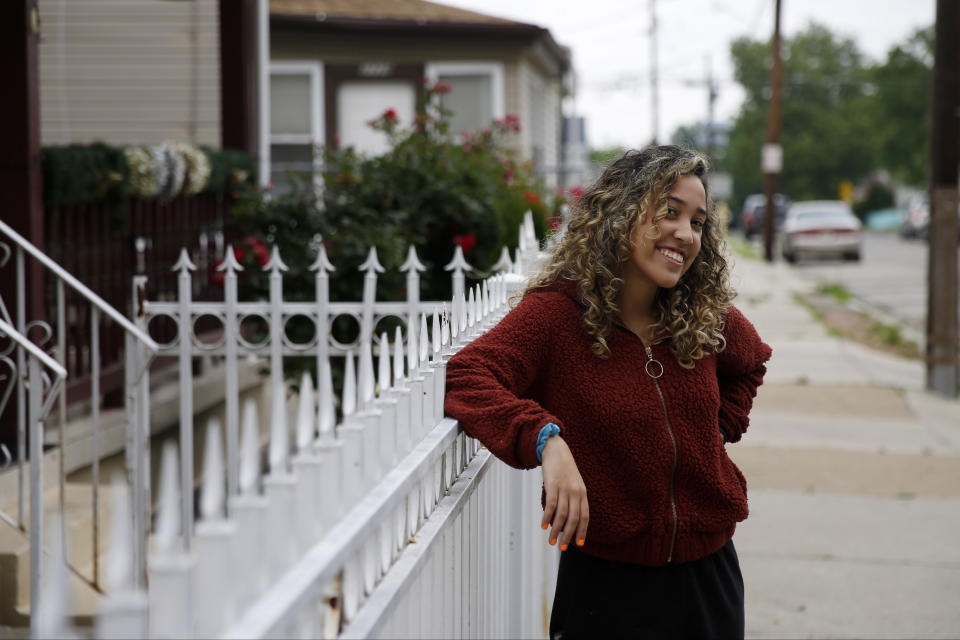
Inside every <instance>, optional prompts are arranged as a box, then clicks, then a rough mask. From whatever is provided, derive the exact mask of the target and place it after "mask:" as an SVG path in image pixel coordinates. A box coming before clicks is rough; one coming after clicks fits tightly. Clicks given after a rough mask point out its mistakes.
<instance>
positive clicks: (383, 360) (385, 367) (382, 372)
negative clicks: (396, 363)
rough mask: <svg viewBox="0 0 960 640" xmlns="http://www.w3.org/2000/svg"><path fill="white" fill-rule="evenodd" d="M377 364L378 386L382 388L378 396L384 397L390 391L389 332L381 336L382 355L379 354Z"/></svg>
mask: <svg viewBox="0 0 960 640" xmlns="http://www.w3.org/2000/svg"><path fill="white" fill-rule="evenodd" d="M377 364H378V365H379V367H380V369H379V376H377V384H378V385H379V388H380V393H379V394H377V395H378V396H379V397H381V398H382V397H383V396H384V394H385V393H386V392H387V390H388V389H390V386H391V385H390V341H389V340H388V339H387V332H386V331H384V332H383V333H381V334H380V353H379V354H378V360H377Z"/></svg>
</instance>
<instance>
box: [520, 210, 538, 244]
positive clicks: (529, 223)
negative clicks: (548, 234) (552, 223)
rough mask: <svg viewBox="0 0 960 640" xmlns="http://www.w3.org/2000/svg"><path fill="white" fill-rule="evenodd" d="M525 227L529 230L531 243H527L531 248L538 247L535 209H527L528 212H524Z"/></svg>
mask: <svg viewBox="0 0 960 640" xmlns="http://www.w3.org/2000/svg"><path fill="white" fill-rule="evenodd" d="M523 227H524V229H525V230H526V232H527V240H528V241H529V244H528V245H527V246H528V247H530V248H533V247H537V228H536V227H535V226H534V224H533V211H531V210H530V209H527V212H526V213H525V214H523Z"/></svg>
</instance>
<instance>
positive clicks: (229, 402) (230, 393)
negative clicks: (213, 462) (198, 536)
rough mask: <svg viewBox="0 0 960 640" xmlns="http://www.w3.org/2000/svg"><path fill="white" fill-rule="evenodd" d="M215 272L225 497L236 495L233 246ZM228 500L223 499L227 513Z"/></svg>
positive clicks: (237, 436) (237, 413)
mask: <svg viewBox="0 0 960 640" xmlns="http://www.w3.org/2000/svg"><path fill="white" fill-rule="evenodd" d="M217 271H219V272H224V278H223V306H224V311H225V315H224V318H223V332H224V335H225V336H226V338H225V340H224V349H226V354H225V356H224V357H225V361H224V365H225V368H226V371H225V372H224V373H225V378H226V380H225V384H226V394H227V395H226V397H225V398H224V402H225V409H226V419H227V496H228V497H231V498H232V497H234V496H237V495H239V494H240V486H239V482H240V480H239V478H240V462H239V450H240V383H239V381H238V371H237V331H238V328H239V327H238V323H237V272H238V271H243V267H242V266H241V265H240V263H239V262H237V258H236V255H235V254H234V252H233V245H227V251H226V253H225V254H224V256H223V262H222V263H221V264H220V265H219V266H218V267H217ZM229 509H230V502H229V500H228V501H227V510H228V512H229Z"/></svg>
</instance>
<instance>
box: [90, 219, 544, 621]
mask: <svg viewBox="0 0 960 640" xmlns="http://www.w3.org/2000/svg"><path fill="white" fill-rule="evenodd" d="M531 227H532V225H531V224H530V222H529V221H528V223H527V225H525V227H524V231H523V232H522V235H521V239H522V240H521V249H522V251H518V255H517V260H516V261H515V263H513V264H511V262H510V260H509V256H507V255H506V253H505V252H504V254H502V257H501V261H500V262H499V263H498V265H496V267H495V269H496V270H498V271H501V273H500V274H499V275H497V276H494V277H492V278H489V279H487V280H486V281H484V282H482V283H481V284H479V285H476V286H474V287H472V288H470V289H469V291H465V285H464V279H463V278H464V274H463V271H464V269H465V268H467V267H468V265H466V263H465V261H464V260H463V256H462V254H461V253H460V252H459V250H457V252H456V254H455V257H454V260H453V261H452V262H451V263H450V265H448V270H450V271H451V272H452V277H453V279H454V286H453V290H454V293H455V295H454V297H453V299H452V300H451V301H449V302H448V303H447V307H448V312H447V313H440V308H442V307H443V305H442V304H441V303H438V302H423V301H420V300H419V285H418V277H419V273H418V272H419V269H420V268H422V267H421V266H420V265H419V261H418V260H417V258H416V253H415V252H414V251H413V250H412V249H411V251H410V253H409V255H408V260H407V261H406V263H405V264H404V266H403V267H402V268H403V269H404V270H405V271H406V272H407V278H408V287H407V290H408V299H407V301H405V302H401V303H385V302H376V301H375V300H374V291H375V285H376V277H377V273H378V272H380V271H382V267H381V266H380V265H379V264H378V262H377V258H376V253H375V252H374V251H371V253H370V255H369V257H368V259H367V261H366V262H365V263H364V265H362V266H361V269H362V270H364V271H365V274H366V277H365V283H364V291H363V299H362V301H361V302H358V303H346V302H331V301H329V299H328V295H327V292H328V289H329V287H328V285H329V281H328V278H329V274H330V272H331V271H332V270H333V267H332V265H330V263H329V262H328V261H327V259H326V257H325V255H324V254H323V253H322V252H321V253H320V255H319V256H318V258H317V260H316V262H315V264H314V265H313V269H314V271H315V272H316V291H317V296H316V300H315V301H314V302H310V303H299V302H298V303H288V302H283V300H282V272H283V270H284V265H283V261H282V259H281V257H280V255H279V253H278V252H277V251H276V250H274V252H273V255H272V258H271V260H270V262H269V263H268V264H267V265H266V266H265V267H264V268H265V270H267V271H268V272H269V273H270V296H269V299H268V300H266V301H262V302H240V301H238V300H237V295H236V277H237V271H239V265H238V264H236V262H235V261H234V260H233V252H232V250H229V249H228V251H227V253H226V256H225V260H224V262H223V265H222V270H223V271H224V287H225V289H224V301H223V302H220V303H209V302H193V301H191V300H189V295H190V291H191V287H190V278H191V275H190V271H191V265H190V259H189V256H188V255H187V254H186V253H185V252H184V253H182V254H181V258H180V260H179V261H178V263H177V265H176V267H175V268H176V269H177V270H178V271H179V287H178V289H179V298H178V300H177V301H175V302H164V303H160V302H151V301H143V302H142V304H141V305H140V307H139V309H138V316H137V322H138V324H139V325H140V326H141V327H143V328H145V327H147V326H148V324H149V322H150V321H151V320H152V319H153V318H155V317H159V316H168V317H170V318H171V319H173V320H174V321H175V322H176V323H177V326H178V327H179V332H178V337H177V339H175V340H173V341H172V342H171V343H170V344H166V345H160V346H159V350H158V352H159V353H160V354H161V355H164V354H176V355H178V356H179V357H180V358H181V360H180V362H181V380H180V384H181V387H180V390H181V417H182V419H181V431H180V438H179V456H178V453H177V446H176V445H174V444H172V443H168V444H167V445H165V449H164V451H163V456H162V463H161V468H160V478H161V480H160V487H159V496H158V512H157V516H156V526H155V529H154V534H153V536H152V539H151V541H150V543H151V544H150V552H149V557H148V573H149V589H148V591H146V592H145V591H144V590H143V588H142V586H141V585H140V584H139V583H138V582H137V581H136V580H135V579H134V578H133V577H132V574H131V572H130V571H129V570H127V569H124V568H123V567H126V566H127V564H129V562H127V564H125V561H124V554H126V553H128V552H127V551H126V549H129V548H130V547H131V545H130V544H125V543H123V541H122V540H118V541H113V540H112V541H111V550H112V554H113V556H114V558H112V559H111V560H110V563H109V564H110V566H112V567H116V566H119V567H121V569H119V570H115V571H112V572H111V575H113V576H114V580H113V581H112V582H111V589H109V590H108V597H107V598H106V599H105V601H104V602H103V605H102V607H101V613H100V615H99V616H98V618H97V630H96V634H95V635H96V636H97V637H119V636H123V637H128V636H129V637H145V636H150V637H213V636H219V637H224V638H234V637H256V638H266V637H394V636H433V637H454V636H462V637H542V636H544V635H546V629H545V621H546V613H545V612H546V611H547V610H548V609H547V608H548V607H549V602H550V599H551V598H552V577H551V576H552V575H553V574H554V572H555V562H554V560H555V556H554V555H553V554H555V550H553V549H552V548H550V547H547V546H546V545H545V544H544V541H543V539H542V538H543V536H542V535H538V534H542V532H540V531H539V528H538V527H537V526H536V525H537V520H538V518H537V517H536V514H537V511H538V509H539V497H540V479H539V474H537V473H522V472H518V471H515V470H511V469H508V468H507V467H505V465H503V464H502V463H499V462H497V461H495V460H494V459H493V458H491V456H490V455H489V453H488V452H487V451H485V450H483V449H481V448H480V446H479V445H478V443H477V442H476V441H474V440H472V439H470V438H468V437H467V436H466V435H465V434H463V433H462V431H461V430H460V428H459V426H458V424H457V423H456V422H455V421H454V420H452V419H449V418H445V417H444V416H443V398H444V379H445V373H444V371H445V366H446V361H447V360H448V359H449V358H450V357H451V356H452V355H453V354H454V353H455V352H456V351H457V350H458V349H459V348H461V347H462V346H463V345H465V344H466V343H467V342H469V341H470V340H472V339H474V338H475V337H476V336H478V335H480V334H482V333H483V332H484V331H486V330H487V329H488V328H489V327H491V326H492V325H493V324H494V323H496V322H497V321H498V320H499V318H500V317H502V315H503V314H504V313H505V312H506V307H507V305H506V301H507V297H508V295H509V293H510V292H511V291H512V290H515V288H516V287H517V286H519V285H520V284H521V283H522V281H523V278H522V277H521V276H519V275H517V274H512V273H506V272H508V271H510V270H511V268H512V267H514V266H515V265H516V264H518V263H521V262H523V263H525V264H531V263H532V262H533V260H534V258H535V255H536V251H537V248H536V244H535V242H534V241H533V240H532V239H531V236H532V228H531ZM135 286H136V287H137V288H138V289H140V290H142V287H143V286H144V283H143V281H142V280H138V281H137V283H136V285H135ZM139 299H140V300H143V298H142V297H141V298H139ZM345 314H346V315H352V316H354V317H355V318H357V319H358V321H359V325H360V327H361V331H360V334H359V336H358V337H357V338H356V339H355V340H354V341H352V342H350V343H348V344H341V343H339V342H337V341H336V340H334V339H333V338H332V336H330V332H329V327H330V326H331V322H332V320H333V319H334V318H336V317H337V316H340V315H345ZM201 315H211V316H214V317H216V318H219V319H220V321H221V323H222V324H223V327H224V335H223V339H222V340H220V341H219V342H218V343H216V344H213V345H209V344H206V345H205V344H203V343H201V342H200V341H199V340H198V339H197V337H196V336H195V335H193V330H192V326H193V323H194V321H195V320H196V318H197V317H199V316H201ZM295 315H296V316H305V317H307V318H310V319H311V320H313V322H314V323H315V326H316V328H317V331H316V336H315V339H314V340H312V341H310V342H309V343H305V344H296V343H293V342H292V341H291V340H290V339H289V338H288V337H287V336H285V335H284V332H283V327H284V325H285V323H286V321H287V320H288V319H289V318H291V317H293V316H295ZM249 316H260V317H262V318H263V319H264V320H265V321H267V322H268V324H269V336H268V337H267V338H266V339H265V340H264V341H263V342H262V343H256V344H254V343H251V342H249V341H248V340H246V339H245V338H244V336H243V335H242V333H241V332H240V331H238V327H239V325H240V324H241V321H242V319H243V318H245V317H249ZM387 316H394V317H396V318H398V319H399V320H400V324H402V325H405V326H406V328H407V331H406V340H404V336H403V332H402V331H401V329H397V330H396V333H395V336H394V340H393V341H392V343H391V341H390V340H389V338H388V336H387V335H386V334H385V333H382V334H381V335H380V336H376V335H374V327H376V326H377V324H378V322H379V321H380V320H382V319H383V318H384V317H387ZM418 325H419V326H418ZM305 354H309V355H311V356H314V357H316V359H317V374H318V376H319V378H318V383H319V384H318V386H317V388H316V389H315V388H314V384H313V380H312V378H311V377H310V375H309V374H304V376H303V377H302V379H301V381H300V385H299V393H298V396H297V399H296V402H295V405H296V406H295V407H289V408H290V409H295V414H294V415H295V416H296V417H295V418H294V419H292V420H288V413H292V412H288V401H287V390H286V387H285V384H284V381H283V362H284V358H285V357H289V356H303V355H305ZM198 355H213V356H216V357H221V358H223V360H224V364H225V366H226V369H227V371H228V372H229V371H230V370H231V369H232V370H234V371H235V370H236V368H237V365H238V364H239V362H240V358H260V359H263V360H267V361H269V362H270V380H269V385H270V390H271V394H270V400H269V402H270V404H271V406H270V410H269V412H265V413H269V416H270V425H269V433H270V437H269V444H268V452H269V454H268V456H267V457H268V460H269V469H268V473H267V474H266V475H263V476H261V468H260V467H261V463H260V459H261V458H260V449H261V439H260V435H259V433H260V429H259V426H258V421H259V415H260V411H259V410H258V408H257V407H256V405H255V403H254V401H253V400H251V399H247V400H246V401H245V402H243V403H241V402H240V395H239V389H238V384H237V380H236V377H235V376H230V375H228V376H227V377H226V380H225V385H226V387H227V393H226V401H225V405H226V406H225V412H224V414H223V415H224V416H225V420H224V421H225V423H226V424H225V427H226V428H225V432H226V441H227V442H226V446H225V447H224V444H223V442H222V437H223V434H222V427H221V421H220V420H219V419H218V418H211V419H210V420H209V421H208V422H207V424H206V433H205V437H206V440H205V441H206V445H205V447H204V451H203V467H202V478H203V479H202V483H201V490H200V491H201V493H200V498H199V505H198V507H199V508H198V511H199V514H200V517H199V519H198V520H197V521H196V522H194V518H193V513H194V505H193V477H194V476H193V466H192V465H193V451H192V443H193V436H194V434H193V429H194V424H193V423H194V416H193V409H194V408H193V406H192V398H191V396H190V392H189V391H187V392H186V393H184V389H185V381H186V382H187V383H189V382H190V369H189V363H190V360H191V359H192V358H193V357H196V356H198ZM375 356H376V358H377V359H378V362H377V364H376V365H375V363H374V359H375ZM331 358H343V362H344V375H343V382H342V386H341V392H340V398H339V409H340V410H339V412H337V411H335V406H336V405H337V399H336V397H335V395H334V391H333V381H332V376H331V367H330V359H331ZM184 361H186V363H187V364H186V366H185V365H184ZM241 404H242V406H241ZM337 413H339V414H340V417H339V419H338V418H337ZM224 450H225V452H226V456H224ZM185 451H186V452H187V453H185ZM136 452H137V454H138V455H143V454H144V451H143V450H142V449H137V450H136ZM187 454H189V455H187ZM224 457H225V458H226V463H224ZM115 528H116V527H115ZM121 535H124V534H121ZM128 535H132V536H133V537H136V535H137V533H136V532H135V531H132V532H129V534H128Z"/></svg>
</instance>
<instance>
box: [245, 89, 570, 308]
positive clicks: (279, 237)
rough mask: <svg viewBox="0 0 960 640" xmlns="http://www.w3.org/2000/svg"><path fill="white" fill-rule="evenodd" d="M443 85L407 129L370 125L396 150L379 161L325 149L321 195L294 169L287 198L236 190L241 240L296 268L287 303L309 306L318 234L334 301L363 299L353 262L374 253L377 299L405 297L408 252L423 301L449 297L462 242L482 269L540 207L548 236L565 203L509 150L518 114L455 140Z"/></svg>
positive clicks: (427, 95) (382, 122)
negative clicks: (418, 270)
mask: <svg viewBox="0 0 960 640" xmlns="http://www.w3.org/2000/svg"><path fill="white" fill-rule="evenodd" d="M446 90H447V89H446V87H445V86H444V85H442V84H441V83H437V84H436V85H433V86H428V87H426V88H425V90H424V91H423V93H422V94H421V96H420V98H419V103H418V109H417V113H418V116H417V117H416V120H415V122H414V123H413V126H412V127H411V128H410V129H406V128H402V127H401V126H400V125H399V123H398V122H397V117H396V113H395V112H394V111H393V110H392V109H388V110H387V111H386V112H384V113H383V114H382V115H381V116H380V117H379V118H377V119H376V120H374V121H373V122H371V123H370V125H371V126H372V127H373V128H374V129H376V130H379V131H382V132H384V133H385V134H386V135H387V136H388V139H389V141H390V151H389V152H387V153H385V154H383V155H380V156H376V157H365V156H363V155H361V154H359V153H357V152H356V151H355V150H354V149H353V148H350V147H346V148H339V147H338V146H336V145H332V146H327V147H322V148H321V149H320V150H319V151H320V153H321V154H322V157H323V171H322V181H323V188H322V190H320V191H319V193H318V192H317V190H316V187H315V185H314V184H313V181H312V178H311V176H304V175H301V176H296V175H295V174H291V175H292V177H293V178H294V179H293V181H292V186H291V188H290V189H289V190H287V191H286V192H285V193H283V194H274V193H271V192H270V191H267V192H262V191H258V190H255V189H248V190H244V191H243V192H242V193H240V194H239V200H238V202H237V205H236V206H235V208H234V220H235V223H236V225H237V229H238V231H239V235H240V236H242V237H245V236H251V237H258V238H262V239H263V240H264V241H266V242H267V243H268V244H277V245H279V247H280V252H281V255H282V256H283V258H284V260H285V261H286V263H287V265H288V266H290V272H288V273H287V274H286V275H285V278H284V290H285V292H287V291H289V292H290V297H291V299H306V300H312V299H313V295H314V284H313V283H314V280H313V274H312V272H309V271H307V267H308V266H309V265H311V264H312V263H313V260H314V258H315V256H316V242H317V237H322V239H323V243H324V246H325V247H326V249H327V253H328V256H329V258H330V260H331V261H332V262H333V264H334V265H335V266H336V268H337V269H338V271H337V273H336V275H335V276H334V277H333V278H332V279H331V298H332V299H334V300H356V299H358V298H359V295H360V291H361V290H362V281H363V274H361V273H360V272H359V271H357V267H358V266H359V265H360V264H361V263H362V262H363V261H364V260H365V259H366V256H367V253H368V251H369V248H370V247H371V246H376V248H377V253H378V256H379V258H380V263H381V264H382V265H383V266H384V267H385V268H386V273H383V274H380V275H379V277H378V293H377V298H378V299H379V300H402V299H404V298H405V296H406V278H405V276H404V274H402V273H400V272H398V271H397V269H398V267H399V266H400V265H401V264H402V263H403V261H404V260H405V258H406V255H407V250H408V247H409V246H411V245H413V246H415V247H416V248H417V252H418V256H419V258H420V260H421V262H422V263H423V264H424V265H425V266H426V267H427V271H426V272H425V273H423V274H421V298H422V299H449V298H450V296H451V295H452V292H451V287H450V274H449V272H447V271H445V270H444V266H445V265H446V264H447V263H448V262H449V261H450V259H451V258H452V257H453V253H454V249H455V247H456V246H457V245H460V246H461V247H462V249H463V252H464V255H465V257H466V259H467V261H468V262H470V263H471V265H472V266H473V267H475V268H476V269H478V270H480V271H481V273H483V272H484V270H487V269H489V268H490V267H491V266H492V265H493V264H494V263H495V262H496V260H497V257H498V256H499V253H500V250H501V247H502V246H509V247H515V246H516V244H517V235H518V233H517V232H518V229H519V227H520V225H521V223H522V220H523V215H524V213H525V212H526V211H528V210H530V211H532V212H533V214H534V215H533V218H534V226H535V228H536V231H537V234H538V236H539V237H541V238H542V237H544V235H545V233H546V230H547V226H548V218H549V216H551V215H554V214H555V213H556V212H558V210H559V207H560V206H561V205H562V204H563V199H562V197H561V196H559V195H554V196H552V197H547V196H546V194H545V190H544V187H543V185H542V183H541V181H539V180H538V179H536V178H535V177H534V175H533V171H532V166H531V164H529V163H524V162H521V161H519V160H518V158H517V156H516V153H515V151H514V150H513V149H512V146H511V144H510V143H511V142H512V138H513V136H515V134H516V132H517V131H518V130H519V126H520V125H519V121H518V119H517V118H516V117H515V116H507V117H506V118H504V119H503V120H498V121H495V122H493V123H492V125H491V127H490V128H489V129H486V130H483V131H478V132H468V133H466V134H464V136H463V137H462V139H461V140H459V141H454V140H452V139H451V138H450V135H449V125H448V118H449V115H450V114H449V113H448V112H446V111H445V110H444V109H442V108H441V107H440V106H439V104H438V102H439V101H437V100H436V99H435V97H436V96H437V95H438V94H440V93H444V92H445V91H446ZM294 264H296V267H294ZM245 279H246V280H247V282H246V284H245V286H246V287H247V288H248V290H249V292H250V293H251V294H253V295H265V292H266V290H267V288H266V279H265V277H264V275H263V274H252V273H251V274H245Z"/></svg>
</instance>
